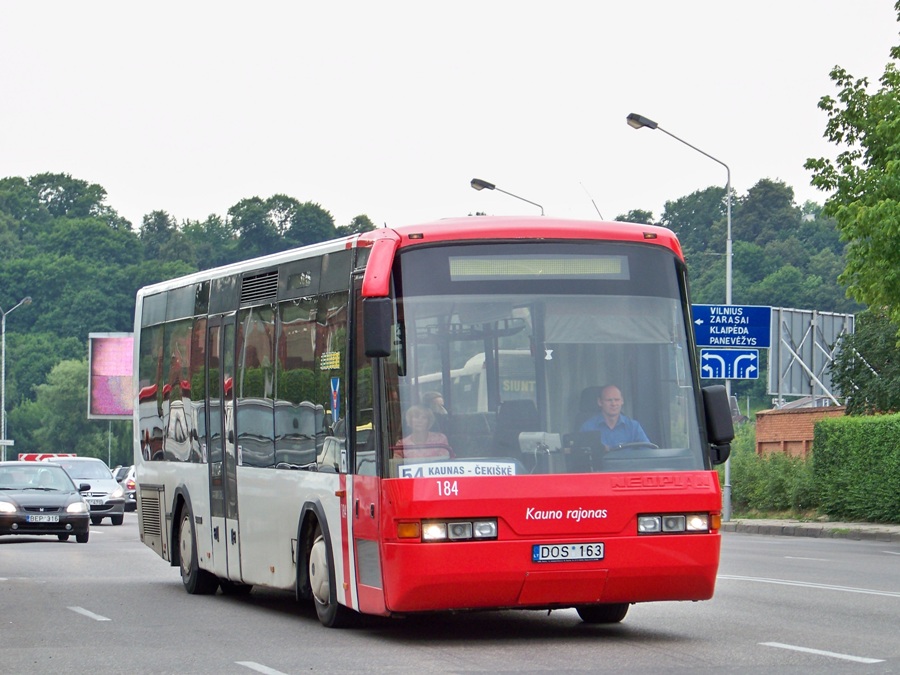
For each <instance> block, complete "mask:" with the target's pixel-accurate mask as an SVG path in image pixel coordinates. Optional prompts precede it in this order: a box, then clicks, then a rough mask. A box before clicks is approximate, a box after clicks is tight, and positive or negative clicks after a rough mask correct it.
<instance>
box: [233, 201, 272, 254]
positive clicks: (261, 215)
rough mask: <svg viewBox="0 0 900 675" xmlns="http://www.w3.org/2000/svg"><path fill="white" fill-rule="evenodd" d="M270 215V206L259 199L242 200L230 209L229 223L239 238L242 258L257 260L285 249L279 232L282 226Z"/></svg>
mask: <svg viewBox="0 0 900 675" xmlns="http://www.w3.org/2000/svg"><path fill="white" fill-rule="evenodd" d="M279 206H283V204H282V203H279ZM270 215H271V214H270V213H269V206H268V205H267V203H266V202H265V201H263V200H262V199H260V198H259V197H251V198H249V199H242V200H241V201H239V202H238V203H237V204H235V205H234V206H232V207H231V208H230V209H228V222H229V224H230V225H231V228H232V230H233V231H234V232H235V234H236V235H237V237H238V242H239V248H240V251H241V257H242V258H255V257H256V256H261V255H266V254H267V253H275V252H276V251H278V250H280V249H282V248H284V245H283V239H282V237H281V235H280V234H279V232H278V227H280V226H281V224H280V223H276V222H275V221H273V219H272V218H271V217H270Z"/></svg>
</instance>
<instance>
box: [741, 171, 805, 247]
mask: <svg viewBox="0 0 900 675" xmlns="http://www.w3.org/2000/svg"><path fill="white" fill-rule="evenodd" d="M801 217H802V213H801V211H800V208H799V207H798V206H796V205H795V204H794V189H793V188H791V187H788V186H787V185H786V184H785V183H783V182H781V181H773V180H769V179H767V178H764V179H762V180H760V181H759V182H758V183H756V185H754V186H753V187H751V188H750V189H749V190H748V191H747V195H746V196H745V197H744V198H743V199H741V200H740V201H739V202H738V203H737V205H736V206H735V209H734V214H733V218H732V238H733V239H735V240H740V241H748V242H753V243H754V244H759V245H760V246H766V245H767V244H768V243H769V242H772V241H774V240H776V239H785V238H787V237H789V236H791V235H793V234H794V233H795V232H797V230H798V229H799V228H800V222H801Z"/></svg>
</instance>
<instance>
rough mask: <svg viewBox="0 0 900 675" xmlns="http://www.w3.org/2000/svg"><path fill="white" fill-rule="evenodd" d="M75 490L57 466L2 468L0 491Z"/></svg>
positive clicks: (36, 465) (64, 473) (38, 465)
mask: <svg viewBox="0 0 900 675" xmlns="http://www.w3.org/2000/svg"><path fill="white" fill-rule="evenodd" d="M74 489H75V485H74V484H73V483H72V480H71V479H70V478H69V476H68V475H67V474H66V472H65V471H63V470H62V469H61V468H59V467H57V466H47V465H41V464H35V465H34V466H23V465H16V466H4V467H0V490H66V491H71V490H74Z"/></svg>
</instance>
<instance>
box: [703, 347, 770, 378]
mask: <svg viewBox="0 0 900 675" xmlns="http://www.w3.org/2000/svg"><path fill="white" fill-rule="evenodd" d="M700 377H703V378H706V379H709V380H756V379H758V378H759V350H758V349H701V350H700Z"/></svg>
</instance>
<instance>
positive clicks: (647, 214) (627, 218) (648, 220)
mask: <svg viewBox="0 0 900 675" xmlns="http://www.w3.org/2000/svg"><path fill="white" fill-rule="evenodd" d="M615 219H616V220H617V221H619V222H621V223H643V224H646V225H655V224H656V223H654V222H653V212H652V211H644V210H642V209H632V210H631V211H629V212H628V213H620V214H619V215H618V216H616V218H615Z"/></svg>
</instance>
